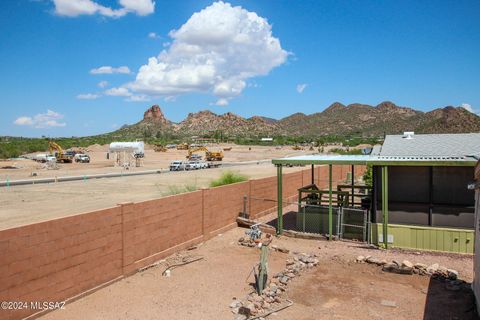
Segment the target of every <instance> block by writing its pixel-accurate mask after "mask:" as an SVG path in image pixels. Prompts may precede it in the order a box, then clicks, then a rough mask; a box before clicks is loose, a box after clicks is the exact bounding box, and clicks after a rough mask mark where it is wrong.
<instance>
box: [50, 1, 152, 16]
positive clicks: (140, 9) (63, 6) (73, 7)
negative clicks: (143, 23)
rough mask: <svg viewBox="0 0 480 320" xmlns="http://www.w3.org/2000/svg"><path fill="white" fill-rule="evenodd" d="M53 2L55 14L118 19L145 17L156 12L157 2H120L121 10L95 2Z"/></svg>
mask: <svg viewBox="0 0 480 320" xmlns="http://www.w3.org/2000/svg"><path fill="white" fill-rule="evenodd" d="M52 1H53V4H54V6H55V13H56V14H57V15H60V16H66V17H77V16H80V15H94V14H99V15H102V16H106V17H111V18H118V17H123V16H124V15H126V14H128V13H134V14H136V15H139V16H145V15H148V14H151V13H153V12H154V11H155V2H154V1H152V0H119V4H120V8H118V9H112V8H110V7H106V6H103V5H101V4H99V3H97V2H95V1H93V0H52Z"/></svg>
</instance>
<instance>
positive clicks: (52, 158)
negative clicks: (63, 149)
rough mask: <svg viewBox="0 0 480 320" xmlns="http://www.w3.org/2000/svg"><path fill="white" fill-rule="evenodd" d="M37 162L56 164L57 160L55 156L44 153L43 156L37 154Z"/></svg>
mask: <svg viewBox="0 0 480 320" xmlns="http://www.w3.org/2000/svg"><path fill="white" fill-rule="evenodd" d="M35 161H38V162H56V161H57V158H56V157H55V156H54V155H51V154H45V153H42V154H37V155H36V156H35Z"/></svg>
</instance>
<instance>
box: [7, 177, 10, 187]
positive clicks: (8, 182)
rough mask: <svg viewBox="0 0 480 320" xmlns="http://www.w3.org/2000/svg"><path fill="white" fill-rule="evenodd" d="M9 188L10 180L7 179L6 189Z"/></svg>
mask: <svg viewBox="0 0 480 320" xmlns="http://www.w3.org/2000/svg"><path fill="white" fill-rule="evenodd" d="M8 187H10V178H9V177H7V188H8Z"/></svg>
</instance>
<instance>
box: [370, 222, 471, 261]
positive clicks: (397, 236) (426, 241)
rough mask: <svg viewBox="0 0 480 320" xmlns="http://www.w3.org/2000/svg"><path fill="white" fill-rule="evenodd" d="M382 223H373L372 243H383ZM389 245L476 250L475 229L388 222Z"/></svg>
mask: <svg viewBox="0 0 480 320" xmlns="http://www.w3.org/2000/svg"><path fill="white" fill-rule="evenodd" d="M382 226H383V225H382V224H381V223H372V243H374V244H377V245H381V244H382V243H383V228H382ZM388 236H389V238H388V243H389V246H392V247H397V248H407V249H418V250H429V251H442V252H455V253H468V254H473V252H474V250H473V249H474V238H475V236H474V231H473V230H466V229H454V228H435V227H428V226H412V225H399V224H390V223H389V224H388Z"/></svg>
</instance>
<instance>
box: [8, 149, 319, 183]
mask: <svg viewBox="0 0 480 320" xmlns="http://www.w3.org/2000/svg"><path fill="white" fill-rule="evenodd" d="M228 147H231V148H232V150H230V151H224V155H225V157H224V159H223V162H224V163H236V162H244V161H258V160H263V159H273V158H279V157H285V156H290V155H304V154H310V153H312V151H308V150H292V148H291V147H287V146H284V147H281V149H276V147H274V146H241V145H235V144H214V145H211V146H210V145H209V146H208V149H210V150H213V151H216V150H222V149H223V148H228ZM249 148H251V150H249ZM87 150H88V152H87V153H88V155H89V156H90V160H91V161H90V163H65V164H63V163H59V164H58V166H59V169H56V170H47V169H45V168H44V164H42V163H38V162H35V161H33V160H12V161H0V168H2V167H9V166H14V167H17V168H18V169H0V181H1V180H7V178H8V179H9V180H21V179H40V178H48V177H55V176H57V177H63V176H78V175H88V174H101V173H110V172H121V171H122V170H123V168H121V167H115V166H114V161H113V160H112V159H107V152H108V145H103V146H101V145H93V146H90V147H88V148H87ZM38 153H45V152H38ZM34 154H37V153H34ZM34 154H31V156H33V155H34ZM199 154H202V153H199ZM186 155H187V151H186V150H176V149H168V151H167V152H155V151H153V149H152V148H151V147H150V146H146V147H145V158H144V159H143V163H142V167H139V168H130V170H129V171H143V170H152V169H160V168H168V166H169V165H170V162H172V161H173V160H185V156H186ZM33 174H35V175H33Z"/></svg>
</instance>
